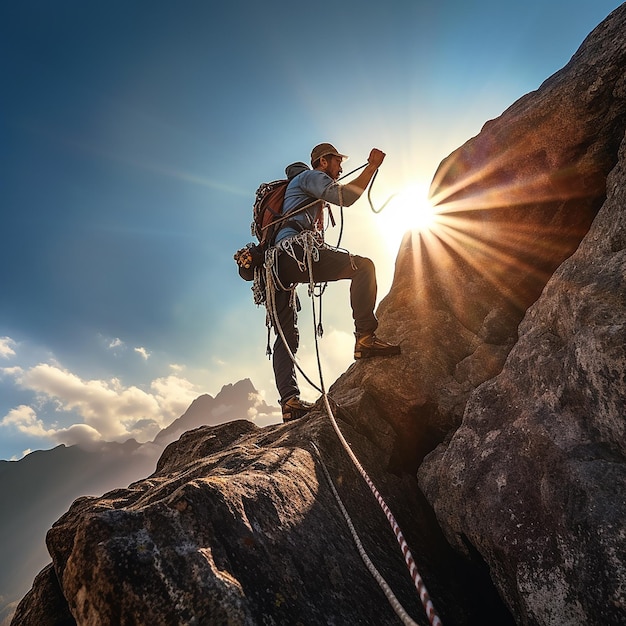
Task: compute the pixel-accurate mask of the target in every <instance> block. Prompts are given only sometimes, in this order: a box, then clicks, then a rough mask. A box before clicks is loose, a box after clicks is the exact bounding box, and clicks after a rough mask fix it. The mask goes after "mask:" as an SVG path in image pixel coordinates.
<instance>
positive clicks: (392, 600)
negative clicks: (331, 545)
mask: <svg viewBox="0 0 626 626" xmlns="http://www.w3.org/2000/svg"><path fill="white" fill-rule="evenodd" d="M311 446H313V449H314V450H315V452H316V453H317V457H318V459H319V461H320V464H321V466H322V470H323V472H324V476H325V477H326V481H327V482H328V484H329V486H330V489H331V491H332V492H333V495H334V496H335V500H336V501H337V506H338V507H339V510H340V511H341V513H342V514H343V517H344V519H345V520H346V524H347V525H348V528H349V529H350V533H351V534H352V538H353V540H354V543H355V544H356V547H357V550H358V551H359V554H360V555H361V559H362V560H363V563H365V567H367V569H368V570H369V572H370V574H371V575H372V576H373V577H374V579H375V580H376V582H377V583H378V586H379V587H380V588H381V589H382V591H383V593H384V594H385V597H386V598H387V600H388V602H389V604H390V605H391V607H392V608H393V610H394V611H395V612H396V615H397V616H398V617H399V618H400V619H401V620H402V623H403V624H405V625H406V626H418V625H417V622H415V621H413V619H412V618H411V616H410V615H409V614H408V613H407V612H406V610H405V609H404V607H403V606H402V604H401V603H400V601H399V600H398V598H396V596H395V594H394V593H393V591H392V589H391V587H390V586H389V584H388V583H387V581H386V580H385V579H384V578H383V576H382V575H381V573H380V572H379V571H378V570H377V569H376V566H375V565H374V563H372V560H371V559H370V558H369V555H368V554H367V552H366V550H365V548H364V547H363V543H362V542H361V538H360V537H359V534H358V533H357V531H356V528H355V527H354V524H353V523H352V519H351V517H350V514H349V513H348V511H347V510H346V507H345V506H344V504H343V502H342V500H341V496H340V495H339V493H337V489H336V488H335V484H334V483H333V479H332V478H331V476H330V473H329V471H328V469H327V467H326V463H324V459H323V458H322V455H321V454H320V451H319V449H318V448H317V446H316V445H315V444H314V443H313V442H311Z"/></svg>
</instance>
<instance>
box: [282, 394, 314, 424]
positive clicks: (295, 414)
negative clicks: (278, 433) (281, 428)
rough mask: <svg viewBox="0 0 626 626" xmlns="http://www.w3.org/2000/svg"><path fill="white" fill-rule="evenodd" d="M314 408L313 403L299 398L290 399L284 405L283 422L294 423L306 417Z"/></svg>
mask: <svg viewBox="0 0 626 626" xmlns="http://www.w3.org/2000/svg"><path fill="white" fill-rule="evenodd" d="M314 406H315V405H314V404H313V403H312V402H305V401H304V400H300V398H299V397H298V396H293V397H292V398H289V400H286V401H285V402H284V403H283V422H292V421H293V420H297V419H300V418H301V417H304V416H305V415H306V414H307V413H308V412H309V411H310V410H311V409H312V408H313V407H314Z"/></svg>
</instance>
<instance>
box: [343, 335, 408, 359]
mask: <svg viewBox="0 0 626 626" xmlns="http://www.w3.org/2000/svg"><path fill="white" fill-rule="evenodd" d="M355 336H356V343H355V345H354V358H355V359H367V358H369V357H372V356H394V355H396V354H400V346H394V345H393V344H391V343H387V342H386V341H383V340H382V339H379V338H378V337H377V336H376V335H375V334H374V333H355Z"/></svg>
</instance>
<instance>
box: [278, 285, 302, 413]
mask: <svg viewBox="0 0 626 626" xmlns="http://www.w3.org/2000/svg"><path fill="white" fill-rule="evenodd" d="M290 299H291V292H289V291H277V292H276V316H277V317H278V323H279V324H280V328H281V330H282V332H283V334H284V336H285V339H286V340H287V345H288V346H289V350H291V352H292V353H293V354H295V353H296V351H297V350H298V344H299V334H298V328H297V326H296V322H295V311H294V310H293V309H292V308H291V306H290ZM274 330H275V331H276V341H274V355H273V358H272V365H273V367H274V377H275V379H276V387H277V389H278V393H279V394H280V402H281V404H283V403H284V402H286V401H287V400H288V399H289V398H292V397H294V396H298V395H299V394H300V389H299V388H298V381H297V380H296V368H295V366H294V363H293V361H292V359H291V356H290V355H289V351H288V350H287V348H286V347H285V342H284V341H283V338H282V337H281V335H280V332H279V329H278V328H274Z"/></svg>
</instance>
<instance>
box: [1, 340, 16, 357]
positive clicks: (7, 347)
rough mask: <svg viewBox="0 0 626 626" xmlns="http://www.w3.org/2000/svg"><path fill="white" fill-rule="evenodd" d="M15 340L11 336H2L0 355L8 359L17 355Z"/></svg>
mask: <svg viewBox="0 0 626 626" xmlns="http://www.w3.org/2000/svg"><path fill="white" fill-rule="evenodd" d="M14 347H15V341H13V339H11V337H0V357H2V358H4V359H8V358H9V357H11V356H15V350H14V349H13V348H14Z"/></svg>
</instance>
